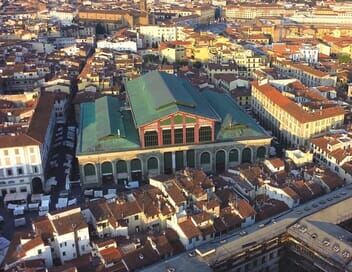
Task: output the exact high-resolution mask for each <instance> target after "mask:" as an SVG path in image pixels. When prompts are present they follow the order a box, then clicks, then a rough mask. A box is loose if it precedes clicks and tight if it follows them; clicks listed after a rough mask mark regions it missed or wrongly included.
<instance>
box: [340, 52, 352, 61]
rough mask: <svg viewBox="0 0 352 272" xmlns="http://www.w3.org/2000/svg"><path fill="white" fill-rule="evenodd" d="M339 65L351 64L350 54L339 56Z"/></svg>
mask: <svg viewBox="0 0 352 272" xmlns="http://www.w3.org/2000/svg"><path fill="white" fill-rule="evenodd" d="M338 60H339V63H349V62H351V56H350V55H348V54H340V55H339V56H338Z"/></svg>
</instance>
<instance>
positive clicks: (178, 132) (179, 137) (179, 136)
mask: <svg viewBox="0 0 352 272" xmlns="http://www.w3.org/2000/svg"><path fill="white" fill-rule="evenodd" d="M182 143H183V129H182V128H177V129H175V144H182Z"/></svg>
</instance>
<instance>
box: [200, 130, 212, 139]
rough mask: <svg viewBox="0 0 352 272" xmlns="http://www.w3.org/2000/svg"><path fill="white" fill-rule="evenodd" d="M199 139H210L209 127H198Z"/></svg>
mask: <svg viewBox="0 0 352 272" xmlns="http://www.w3.org/2000/svg"><path fill="white" fill-rule="evenodd" d="M199 141H200V142H209V141H211V127H201V128H200V129H199Z"/></svg>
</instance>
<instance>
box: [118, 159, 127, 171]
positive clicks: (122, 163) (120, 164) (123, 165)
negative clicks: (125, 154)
mask: <svg viewBox="0 0 352 272" xmlns="http://www.w3.org/2000/svg"><path fill="white" fill-rule="evenodd" d="M116 168H117V169H116V172H117V173H127V163H126V161H122V160H120V161H118V162H117V163H116Z"/></svg>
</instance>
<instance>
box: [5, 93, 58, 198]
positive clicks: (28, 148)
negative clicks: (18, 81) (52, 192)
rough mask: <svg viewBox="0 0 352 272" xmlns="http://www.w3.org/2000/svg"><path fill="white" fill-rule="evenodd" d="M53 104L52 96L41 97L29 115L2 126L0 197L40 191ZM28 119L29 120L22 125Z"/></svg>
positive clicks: (47, 149)
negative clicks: (7, 194) (8, 194)
mask: <svg viewBox="0 0 352 272" xmlns="http://www.w3.org/2000/svg"><path fill="white" fill-rule="evenodd" d="M54 101H55V97H54V96H53V95H51V94H45V95H44V94H43V95H41V96H40V97H39V99H38V100H37V102H36V103H37V104H36V105H35V106H34V108H33V110H34V113H33V114H31V113H29V116H28V115H25V116H21V115H18V116H11V117H12V118H11V119H8V121H10V120H11V121H12V122H5V123H4V126H3V127H2V129H1V130H2V133H3V135H2V136H0V155H1V156H0V196H4V195H5V194H6V193H16V192H28V193H31V192H32V191H35V192H40V191H42V189H43V185H44V169H45V165H46V163H47V158H48V153H49V149H50V146H51V140H52V135H53V130H54V126H55V122H56V118H55V111H54V110H53V105H54ZM28 118H29V120H30V121H29V122H25V120H27V119H28ZM16 131H20V132H21V133H18V132H16Z"/></svg>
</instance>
